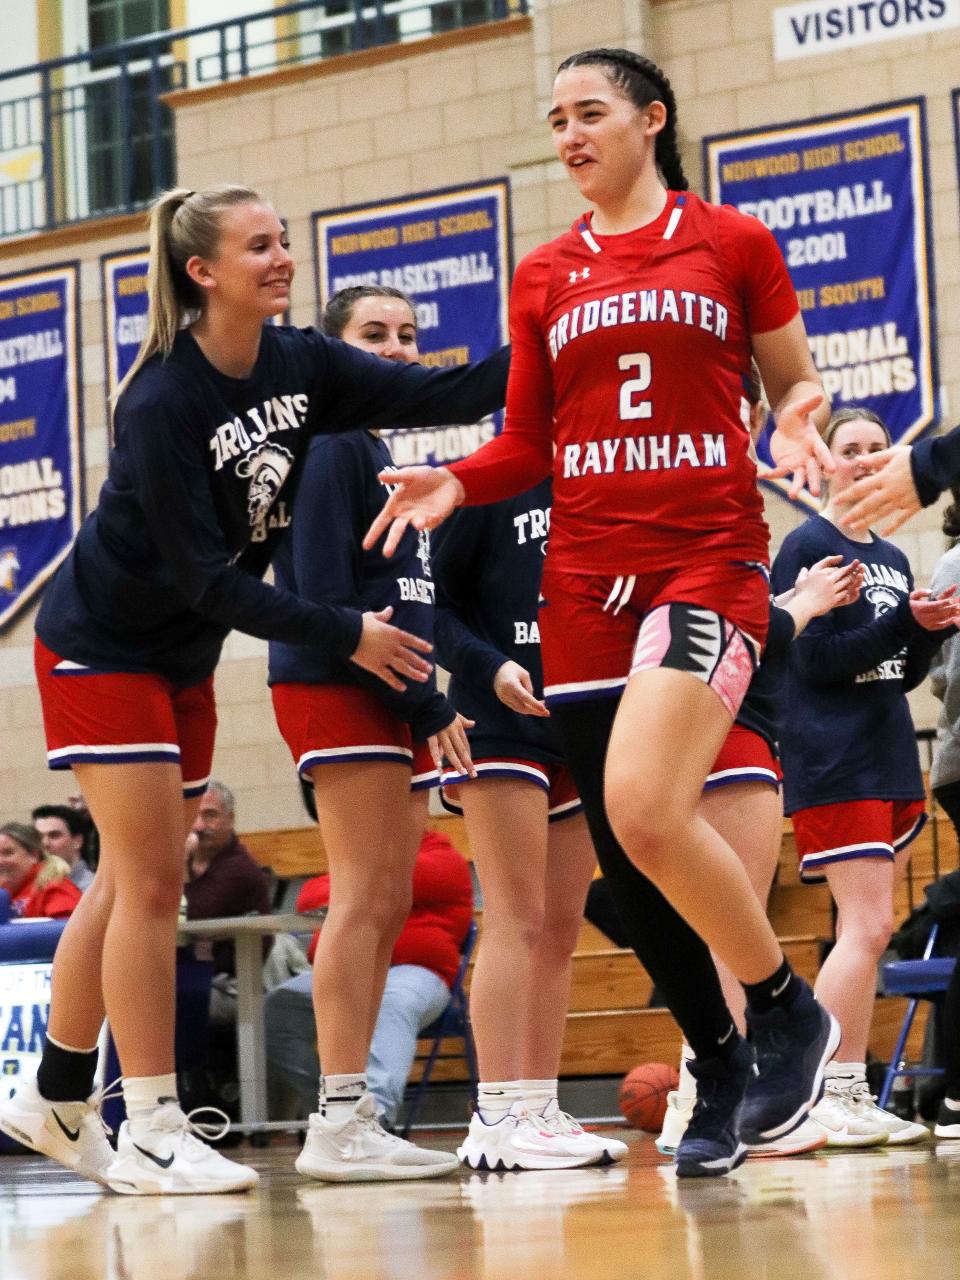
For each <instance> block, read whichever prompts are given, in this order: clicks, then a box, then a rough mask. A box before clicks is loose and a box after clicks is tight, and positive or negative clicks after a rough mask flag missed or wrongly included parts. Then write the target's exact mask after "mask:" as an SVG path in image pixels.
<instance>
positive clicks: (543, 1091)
mask: <svg viewBox="0 0 960 1280" xmlns="http://www.w3.org/2000/svg"><path fill="white" fill-rule="evenodd" d="M557 1085H558V1082H557V1081H556V1080H518V1081H517V1088H518V1089H519V1090H520V1092H521V1093H522V1095H523V1101H524V1105H525V1106H526V1108H527V1110H528V1111H535V1112H536V1113H537V1115H541V1116H542V1115H543V1113H544V1112H545V1111H546V1109H547V1107H549V1105H550V1103H551V1102H557ZM558 1105H559V1103H558Z"/></svg>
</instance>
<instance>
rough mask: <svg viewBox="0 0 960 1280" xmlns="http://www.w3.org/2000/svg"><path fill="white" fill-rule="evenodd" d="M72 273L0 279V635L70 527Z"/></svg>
mask: <svg viewBox="0 0 960 1280" xmlns="http://www.w3.org/2000/svg"><path fill="white" fill-rule="evenodd" d="M77 276H78V268H77V264H76V263H69V264H67V265H64V266H59V267H50V268H48V269H45V270H43V271H33V272H22V273H20V274H18V275H10V276H4V277H0V629H2V628H4V627H5V626H7V625H8V624H9V623H10V622H12V620H13V619H14V618H15V617H16V616H17V614H18V613H19V612H20V611H21V609H23V608H24V607H25V606H26V604H27V603H28V602H29V600H30V599H31V598H32V597H33V596H34V595H35V594H36V592H37V591H38V590H39V589H40V588H41V587H42V586H43V584H44V583H45V582H46V580H47V579H48V578H49V577H50V575H51V573H53V571H54V569H55V568H56V567H57V565H58V564H59V563H60V561H61V560H62V559H63V558H64V556H65V555H66V554H67V552H68V550H69V549H70V544H71V543H72V542H73V538H74V535H75V534H76V532H77V529H78V528H79V526H80V518H81V510H82V503H83V486H82V473H81V450H80V370H79V334H78V328H79V300H78V297H77Z"/></svg>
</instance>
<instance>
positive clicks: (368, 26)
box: [0, 0, 528, 238]
mask: <svg viewBox="0 0 960 1280" xmlns="http://www.w3.org/2000/svg"><path fill="white" fill-rule="evenodd" d="M527 6H528V0H325V3H317V0H299V2H298V3H294V4H287V5H283V6H282V7H280V8H274V9H267V10H264V11H261V12H259V13H253V14H247V15H245V16H243V17H237V18H231V19H229V20H225V21H222V22H216V23H208V24H206V25H205V26H199V27H185V28H182V29H179V30H175V31H165V32H158V33H155V34H153V35H147V36H139V37H137V38H136V39H134V40H129V41H127V42H125V43H124V44H118V45H110V46H104V47H101V48H98V49H95V50H90V51H88V52H86V53H82V54H74V55H72V56H70V57H64V58H54V59H52V60H50V61H49V62H41V63H37V64H35V65H34V66H29V67H19V68H16V69H15V70H13V71H7V72H3V73H0V238H4V237H8V236H15V235H25V234H29V233H34V232H38V231H46V230H50V229H51V228H53V227H60V226H64V225H67V224H70V223H75V222H80V221H83V220H85V219H87V218H94V217H104V216H107V215H111V214H119V213H129V212H133V211H134V210H136V209H140V208H143V207H144V206H145V205H146V204H148V203H149V202H150V200H151V199H152V198H153V196H154V195H155V194H156V192H157V191H159V190H162V189H163V188H164V187H166V186H170V185H171V184H172V183H173V182H175V181H176V154H175V146H174V132H173V120H172V116H171V112H170V110H169V108H168V107H167V106H166V105H165V104H164V103H163V101H162V96H163V95H164V94H166V93H168V92H170V91H172V90H175V89H185V88H189V87H193V86H201V85H205V84H213V83H223V82H224V81H228V80H238V79H243V78H245V77H247V76H251V75H258V74H262V73H264V72H267V71H275V70H277V69H278V68H281V67H288V66H291V65H293V64H295V63H303V62H316V61H319V60H322V59H327V58H332V57H336V56H338V55H339V54H343V53H352V52H356V51H357V50H359V49H370V48H374V47H376V46H380V45H389V44H396V43H400V42H406V41H412V40H420V39H424V38H425V37H427V36H431V35H437V34H439V33H441V32H448V31H455V30H458V29H460V28H462V27H469V26H474V25H477V24H479V23H485V22H497V21H500V20H502V19H504V18H507V17H510V16H513V15H514V14H522V13H526V12H527Z"/></svg>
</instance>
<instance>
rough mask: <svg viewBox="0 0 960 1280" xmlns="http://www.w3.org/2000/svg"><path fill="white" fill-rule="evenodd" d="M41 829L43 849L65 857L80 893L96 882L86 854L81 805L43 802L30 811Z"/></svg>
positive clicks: (57, 856) (35, 824)
mask: <svg viewBox="0 0 960 1280" xmlns="http://www.w3.org/2000/svg"><path fill="white" fill-rule="evenodd" d="M31 817H32V818H33V825H34V826H35V827H36V828H37V830H38V831H39V832H40V839H41V840H42V841H43V851H44V853H46V854H48V855H49V856H50V857H52V858H62V859H63V861H64V862H65V863H66V864H67V866H68V867H69V868H70V879H71V880H72V881H73V883H74V884H75V885H76V886H77V888H78V889H79V890H80V892H81V893H83V892H84V890H85V889H89V888H90V886H91V885H92V884H93V871H92V870H91V869H90V866H89V864H88V863H87V860H86V859H85V858H84V856H83V849H84V840H85V838H86V832H87V823H86V820H85V818H84V816H83V814H82V813H81V812H80V811H79V810H78V809H73V808H71V806H70V805H68V804H41V805H38V806H37V808H36V809H34V811H33V813H32V814H31Z"/></svg>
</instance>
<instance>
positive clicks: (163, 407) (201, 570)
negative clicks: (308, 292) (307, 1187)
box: [0, 187, 506, 1194]
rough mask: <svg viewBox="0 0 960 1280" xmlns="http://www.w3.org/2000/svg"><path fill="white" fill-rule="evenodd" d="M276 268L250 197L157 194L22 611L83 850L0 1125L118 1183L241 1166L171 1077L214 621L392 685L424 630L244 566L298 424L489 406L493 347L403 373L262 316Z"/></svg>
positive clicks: (450, 414) (183, 1177) (221, 1172)
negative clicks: (94, 846)
mask: <svg viewBox="0 0 960 1280" xmlns="http://www.w3.org/2000/svg"><path fill="white" fill-rule="evenodd" d="M292 275H293V260H292V258H291V256H290V253H289V249H288V245H287V240H286V232H285V231H284V228H283V226H282V224H281V222H280V220H279V218H278V217H277V215H276V213H275V212H274V210H273V209H272V208H271V207H270V206H269V205H268V204H266V203H265V202H264V201H263V199H262V197H260V196H259V195H258V194H257V193H256V192H254V191H250V190H248V189H246V188H241V187H215V188H210V189H208V190H205V191H194V192H191V191H185V190H176V191H172V192H167V193H166V194H165V195H163V196H162V197H160V199H159V200H158V201H157V202H156V204H155V206H154V209H153V211H152V214H151V250H150V276H149V280H150V299H149V311H148V325H147V337H146V339H145V341H144V344H143V346H142V348H141V351H140V353H139V354H138V357H137V361H136V362H135V364H134V368H133V370H132V371H131V373H130V374H129V375H128V377H127V379H126V380H125V382H124V385H123V387H122V389H121V393H120V396H119V400H118V403H117V408H116V417H115V424H114V425H115V430H116V446H115V448H114V450H113V451H112V453H111V457H110V463H109V473H108V477H107V480H106V483H105V485H104V487H103V491H102V494H101V499H100V505H99V506H98V508H97V510H96V511H95V512H94V513H93V514H92V515H91V516H90V517H89V518H88V519H87V521H86V522H85V524H84V526H83V528H82V529H81V531H80V534H79V535H78V538H77V541H76V544H75V547H74V549H73V550H72V551H71V553H70V555H69V556H68V558H67V560H66V561H65V563H64V564H63V566H62V567H61V569H60V570H59V572H58V574H57V576H56V578H55V579H54V581H53V582H52V583H51V585H50V587H49V588H48V590H47V594H46V598H45V600H44V604H43V607H42V609H41V611H40V614H39V617H38V620H37V632H38V636H37V645H36V666H37V677H38V684H39V687H40V694H41V700H42V704H43V714H44V725H45V730H46V735H47V745H48V749H49V758H50V762H51V764H52V765H53V766H54V767H68V766H72V767H73V769H74V771H75V772H76V775H77V781H78V784H79V788H80V789H82V790H83V793H84V795H85V797H86V799H87V801H88V803H89V806H90V810H91V813H92V815H93V817H94V820H95V822H96V824H97V827H98V829H99V831H100V839H101V862H100V871H99V874H98V876H97V879H96V882H95V884H94V886H93V887H92V888H91V889H90V890H89V891H88V894H87V896H86V897H85V899H84V902H83V904H82V905H81V909H80V911H79V912H78V913H77V915H76V916H75V918H74V919H73V920H72V921H71V924H70V927H69V928H68V929H67V930H66V932H65V933H64V936H63V938H62V940H61V942H60V945H59V947H58V951H57V960H56V963H55V966H54V967H55V972H54V977H53V999H52V1008H51V1013H50V1021H49V1028H48V1030H49V1036H48V1040H47V1045H46V1048H45V1050H44V1056H43V1060H42V1062H41V1065H40V1069H39V1073H38V1076H37V1082H36V1085H34V1084H32V1083H31V1084H29V1085H27V1086H25V1087H24V1088H23V1089H21V1090H18V1092H17V1093H16V1094H15V1096H14V1097H13V1098H11V1099H8V1100H5V1101H4V1102H3V1103H2V1104H0V1126H2V1127H4V1128H5V1130H6V1131H7V1132H13V1133H15V1135H16V1136H17V1138H18V1140H20V1141H22V1142H23V1141H26V1142H29V1143H30V1145H32V1146H33V1147H34V1148H35V1149H36V1150H38V1151H41V1152H43V1153H44V1154H47V1155H50V1156H52V1157H53V1158H55V1159H58V1160H59V1161H60V1162H61V1163H62V1164H65V1165H66V1166H67V1167H68V1168H71V1169H74V1170H76V1171H77V1172H79V1173H81V1174H82V1175H83V1176H86V1177H90V1178H93V1179H95V1180H97V1181H101V1182H105V1183H107V1184H108V1185H110V1186H112V1187H114V1188H115V1189H117V1190H120V1191H122V1192H124V1193H127V1194H153V1193H161V1192H170V1193H177V1194H185V1193H189V1192H215V1191H236V1190H244V1189H246V1188H249V1187H251V1186H253V1185H254V1184H255V1183H256V1181H257V1175H256V1173H255V1172H254V1171H253V1170H251V1169H247V1168H245V1167H243V1166H239V1165H235V1164H231V1163H230V1162H229V1161H227V1160H225V1159H224V1158H223V1157H222V1156H220V1155H219V1154H218V1153H217V1152H215V1151H213V1150H212V1149H203V1148H201V1147H199V1145H198V1144H197V1140H196V1139H195V1138H193V1137H192V1136H190V1134H189V1133H188V1131H187V1121H186V1118H185V1117H184V1116H183V1114H182V1112H181V1111H180V1109H179V1107H178V1105H177V1103H176V1092H177V1091H176V1079H175V1076H174V1057H173V1012H174V1010H173V1005H174V999H173V992H174V946H173V943H174V932H175V924H176V917H177V910H178V907H179V903H180V894H181V881H182V875H183V839H184V831H185V829H188V828H189V826H190V824H191V822H192V818H193V813H194V811H195V808H196V803H197V800H196V797H198V796H199V794H200V793H202V791H203V789H204V786H205V782H206V779H207V777H208V776H209V772H210V760H211V757H212V751H213V739H214V731H215V725H216V714H215V710H214V698H213V683H212V673H213V670H214V667H215V665H216V662H217V659H218V657H219V653H220V648H221V645H222V643H223V640H224V637H225V636H226V634H227V633H228V631H229V630H230V629H231V628H233V627H237V628H240V629H242V630H245V631H247V632H249V633H251V634H253V635H258V636H262V637H276V638H283V639H286V640H288V641H293V642H299V643H310V644H315V645H317V646H320V647H323V648H325V649H328V650H329V651H331V652H333V653H336V654H338V655H339V656H340V657H342V658H344V659H347V658H350V659H352V661H353V662H354V663H356V664H359V665H360V666H363V667H364V668H365V669H366V670H367V671H368V672H370V673H373V674H374V675H376V676H379V677H380V678H382V679H383V680H385V681H386V682H387V683H389V684H392V685H394V686H395V687H396V688H402V687H403V682H404V679H417V680H422V679H425V678H426V677H427V675H428V674H429V664H428V663H427V662H426V661H425V660H424V659H423V658H422V656H421V654H422V653H423V652H425V651H427V650H429V645H428V644H426V643H425V642H424V641H423V640H421V639H420V638H419V637H417V636H414V635H409V634H407V633H404V632H402V631H399V630H398V629H396V628H393V627H391V626H390V625H388V621H387V619H386V618H385V617H384V616H383V615H382V614H379V615H378V614H376V613H373V612H369V611H368V612H367V613H365V614H361V613H360V612H359V611H358V610H356V609H350V608H345V607H340V606H330V605H326V604H320V603H311V602H307V601H303V600H300V599H298V598H296V597H295V596H293V595H291V594H290V593H288V592H283V591H282V590H278V589H277V588H275V587H271V586H267V585H265V584H264V583H263V582H261V581H260V578H261V577H262V575H263V573H264V571H265V569H266V567H267V565H268V562H269V559H270V554H271V552H272V549H273V544H274V542H275V540H276V537H277V535H278V533H279V532H280V530H281V528H282V527H283V525H285V524H286V523H287V522H288V520H289V516H290V511H291V506H292V502H293V497H294V490H295V480H296V476H297V471H298V469H299V465H300V463H301V461H302V458H303V454H304V452H305V450H306V446H307V442H308V439H309V436H310V435H311V434H314V433H316V432H317V431H318V430H320V429H323V430H326V431H341V430H349V429H352V428H356V427H359V426H361V425H362V426H371V425H376V424H377V423H382V422H386V421H395V422H402V423H404V424H406V425H415V424H417V423H423V424H424V425H426V424H436V423H442V422H443V421H449V420H450V419H451V418H454V419H455V420H458V421H464V420H466V419H468V418H473V417H477V416H480V415H482V414H483V413H485V412H487V411H488V410H490V409H493V408H495V407H497V406H499V404H501V403H502V401H503V395H504V389H505V373H506V360H505V358H504V357H503V356H501V357H499V358H498V359H494V360H493V361H492V362H489V363H488V364H487V366H486V368H483V367H481V368H479V369H472V370H470V369H466V370H434V371H431V370H425V369H417V368H405V367H400V366H398V365H391V364H388V363H387V362H384V361H378V360H376V359H374V358H372V357H371V356H369V355H365V354H363V353H361V352H358V351H352V350H350V349H349V348H347V347H345V346H343V345H342V344H339V343H336V342H333V341H330V340H329V339H327V338H325V337H323V336H322V335H319V334H316V333H313V332H312V331H310V330H303V331H298V330H285V329H274V328H273V327H270V326H267V327H266V328H265V327H264V325H265V321H267V320H269V319H270V318H271V317H272V316H275V315H277V314H279V313H280V312H282V311H283V310H285V309H286V307H287V306H288V303H289V290H290V281H291V278H292ZM317 554H318V555H322V554H323V548H322V547H320V548H318V552H317ZM184 793H186V795H187V796H189V797H191V798H190V799H189V800H188V802H187V804H186V805H184ZM105 1012H106V1013H107V1015H108V1016H109V1019H110V1025H111V1030H112V1032H113V1035H114V1038H115V1040H116V1044H117V1048H118V1052H119V1057H120V1063H121V1069H122V1072H123V1077H124V1097H125V1101H126V1107H127V1114H128V1117H129V1119H128V1121H127V1122H126V1123H125V1124H124V1125H123V1127H122V1128H121V1130H120V1133H119V1135H118V1147H117V1151H116V1154H114V1152H113V1151H112V1150H111V1148H110V1146H109V1144H108V1143H107V1140H106V1137H105V1135H104V1132H103V1129H102V1126H101V1125H100V1124H99V1121H98V1119H97V1117H96V1115H95V1114H94V1112H93V1110H92V1109H91V1107H90V1106H89V1105H88V1103H87V1099H88V1098H89V1097H90V1095H91V1094H92V1093H93V1079H94V1071H95V1067H96V1060H97V1052H96V1045H97V1041H98V1038H99V1034H100V1028H101V1025H102V1023H103V1019H104V1013H105ZM53 1104H56V1113H55V1115H54V1112H53V1110H52V1107H53Z"/></svg>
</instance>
